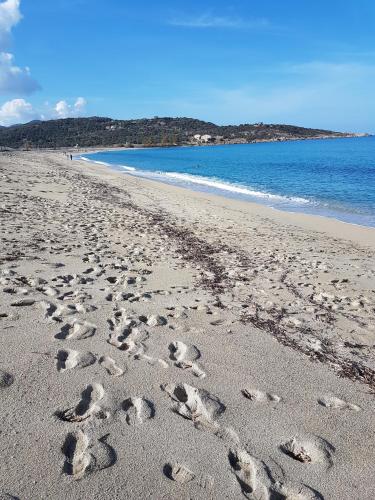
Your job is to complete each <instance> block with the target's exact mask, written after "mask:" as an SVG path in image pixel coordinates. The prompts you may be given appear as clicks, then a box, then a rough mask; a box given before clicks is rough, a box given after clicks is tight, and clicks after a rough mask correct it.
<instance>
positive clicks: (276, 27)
mask: <svg viewBox="0 0 375 500" xmlns="http://www.w3.org/2000/svg"><path fill="white" fill-rule="evenodd" d="M2 5H3V7H4V8H3V9H1V6H2ZM12 16H13V17H12ZM374 26H375V1H374V0H355V1H354V0H348V1H345V2H343V1H342V0H341V1H336V0H329V1H327V0H325V1H323V0H314V2H312V1H311V2H310V1H307V0H306V1H301V0H299V1H295V0H284V1H280V0H268V1H267V0H265V1H263V2H259V1H253V0H248V1H245V0H242V1H238V0H233V1H230V0H229V1H227V0H225V1H224V0H215V1H212V0H206V1H205V2H201V1H199V2H198V1H195V0H190V1H189V2H181V1H180V2H178V1H176V0H174V1H170V0H158V1H155V0H154V1H151V0H144V1H143V2H134V1H128V0H107V1H106V2H102V1H97V0H53V1H52V0H51V1H49V0H6V1H4V0H0V123H2V124H5V125H7V124H9V123H11V122H19V121H27V120H29V119H33V118H38V117H42V118H52V117H57V116H60V117H63V116H78V115H83V116H89V115H100V116H110V117H114V118H125V119H127V118H140V117H152V116H154V115H158V116H192V117H196V118H201V119H204V120H210V121H214V122H216V123H244V122H249V123H253V122H258V121H263V122H267V123H291V124H297V125H302V126H307V127H322V128H329V129H336V130H348V131H370V132H375V98H374V82H375V29H374ZM4 54H7V57H5V56H4ZM10 54H11V55H12V57H10V56H9V55H10ZM78 98H79V99H78ZM77 99H78V100H77Z"/></svg>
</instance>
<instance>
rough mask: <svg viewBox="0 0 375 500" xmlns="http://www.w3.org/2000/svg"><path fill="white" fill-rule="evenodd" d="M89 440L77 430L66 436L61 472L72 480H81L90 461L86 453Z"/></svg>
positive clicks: (87, 452)
mask: <svg viewBox="0 0 375 500" xmlns="http://www.w3.org/2000/svg"><path fill="white" fill-rule="evenodd" d="M89 443H90V440H89V438H88V437H87V435H86V434H84V433H83V432H82V431H81V430H78V431H77V432H76V433H74V434H68V436H67V437H66V439H65V443H64V445H63V447H62V452H63V453H64V455H65V462H64V467H63V471H64V472H65V474H68V475H69V476H73V479H76V480H79V479H82V478H83V476H84V475H85V473H86V470H87V469H88V468H89V466H90V463H91V461H92V458H93V457H92V455H91V453H90V452H89V451H88V448H89Z"/></svg>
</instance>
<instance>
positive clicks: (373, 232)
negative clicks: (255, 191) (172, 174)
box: [74, 148, 375, 244]
mask: <svg viewBox="0 0 375 500" xmlns="http://www.w3.org/2000/svg"><path fill="white" fill-rule="evenodd" d="M128 149H129V148H126V149H124V150H128ZM130 149H132V148H130ZM142 149H143V148H142ZM105 151H106V150H100V151H92V153H90V152H87V154H95V153H100V152H105ZM74 161H77V162H82V164H83V165H84V164H86V165H87V164H91V165H97V166H102V167H104V168H107V169H110V170H111V171H113V172H116V173H118V174H121V175H124V174H127V175H130V176H132V177H134V178H137V179H140V180H145V181H149V182H154V183H156V184H158V185H163V186H171V187H172V188H176V189H182V190H186V191H188V192H192V193H200V194H201V195H202V196H205V195H207V196H213V197H218V198H223V199H225V200H230V201H233V202H242V203H245V204H250V205H253V208H254V209H255V210H259V209H260V208H264V209H268V210H271V211H274V212H277V213H280V214H290V215H291V216H292V218H291V220H293V221H294V223H299V222H300V221H299V218H300V217H302V218H305V217H306V218H307V219H306V222H308V225H309V227H311V228H313V227H314V225H315V224H314V221H315V222H316V223H317V224H318V223H319V220H321V221H322V222H323V225H324V226H327V227H331V226H333V225H336V224H339V225H340V224H345V225H346V226H349V227H350V228H359V229H361V230H364V236H363V237H361V240H362V241H363V240H364V239H366V233H368V236H369V238H370V239H371V241H373V242H375V239H374V238H375V227H374V226H366V225H363V224H358V223H354V222H348V221H343V220H341V219H338V218H336V217H335V216H332V217H330V216H327V215H320V214H313V213H306V212H303V211H294V210H288V209H282V208H279V207H272V206H270V205H268V204H266V203H264V204H263V203H259V202H256V201H253V200H246V199H245V200H244V199H241V198H240V197H236V196H235V195H233V196H230V195H225V194H224V193H225V191H224V190H223V191H224V193H223V194H221V193H220V192H219V193H217V192H215V191H214V189H215V188H212V191H211V192H210V190H209V189H207V190H203V189H202V190H200V189H193V188H190V187H189V186H180V185H178V184H174V183H173V182H163V181H162V180H160V181H159V180H155V179H152V178H148V177H146V176H140V175H137V174H136V173H132V172H131V171H127V170H125V169H124V170H120V169H119V168H116V165H111V164H106V165H104V164H101V163H97V162H96V161H95V160H91V159H87V160H80V159H79V158H74ZM132 168H133V167H132ZM216 191H220V188H216ZM293 216H294V217H293ZM310 217H312V218H313V219H312V220H310V221H309V218H310ZM329 221H330V222H329ZM332 230H333V231H334V233H335V234H336V233H337V234H338V235H340V234H341V233H340V230H339V231H338V232H337V231H336V228H333V227H332ZM343 233H344V234H346V231H343ZM374 244H375V243H374Z"/></svg>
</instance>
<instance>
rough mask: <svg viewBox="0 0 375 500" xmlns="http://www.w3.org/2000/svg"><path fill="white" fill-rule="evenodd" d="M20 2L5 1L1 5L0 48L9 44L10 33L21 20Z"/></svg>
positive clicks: (15, 0)
mask: <svg viewBox="0 0 375 500" xmlns="http://www.w3.org/2000/svg"><path fill="white" fill-rule="evenodd" d="M21 18H22V16H21V12H20V0H5V2H2V3H0V47H1V48H3V44H4V43H6V42H7V39H8V37H9V35H10V32H11V30H12V28H13V26H15V25H16V24H17V23H18V22H19V21H20V19H21Z"/></svg>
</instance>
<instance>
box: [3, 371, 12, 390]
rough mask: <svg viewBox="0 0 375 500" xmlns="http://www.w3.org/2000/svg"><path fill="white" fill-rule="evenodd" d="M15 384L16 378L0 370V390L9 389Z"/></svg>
mask: <svg viewBox="0 0 375 500" xmlns="http://www.w3.org/2000/svg"><path fill="white" fill-rule="evenodd" d="M13 382H14V377H13V375H11V374H10V373H8V372H5V371H3V370H0V389H5V388H6V387H9V386H10V385H12V384H13Z"/></svg>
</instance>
